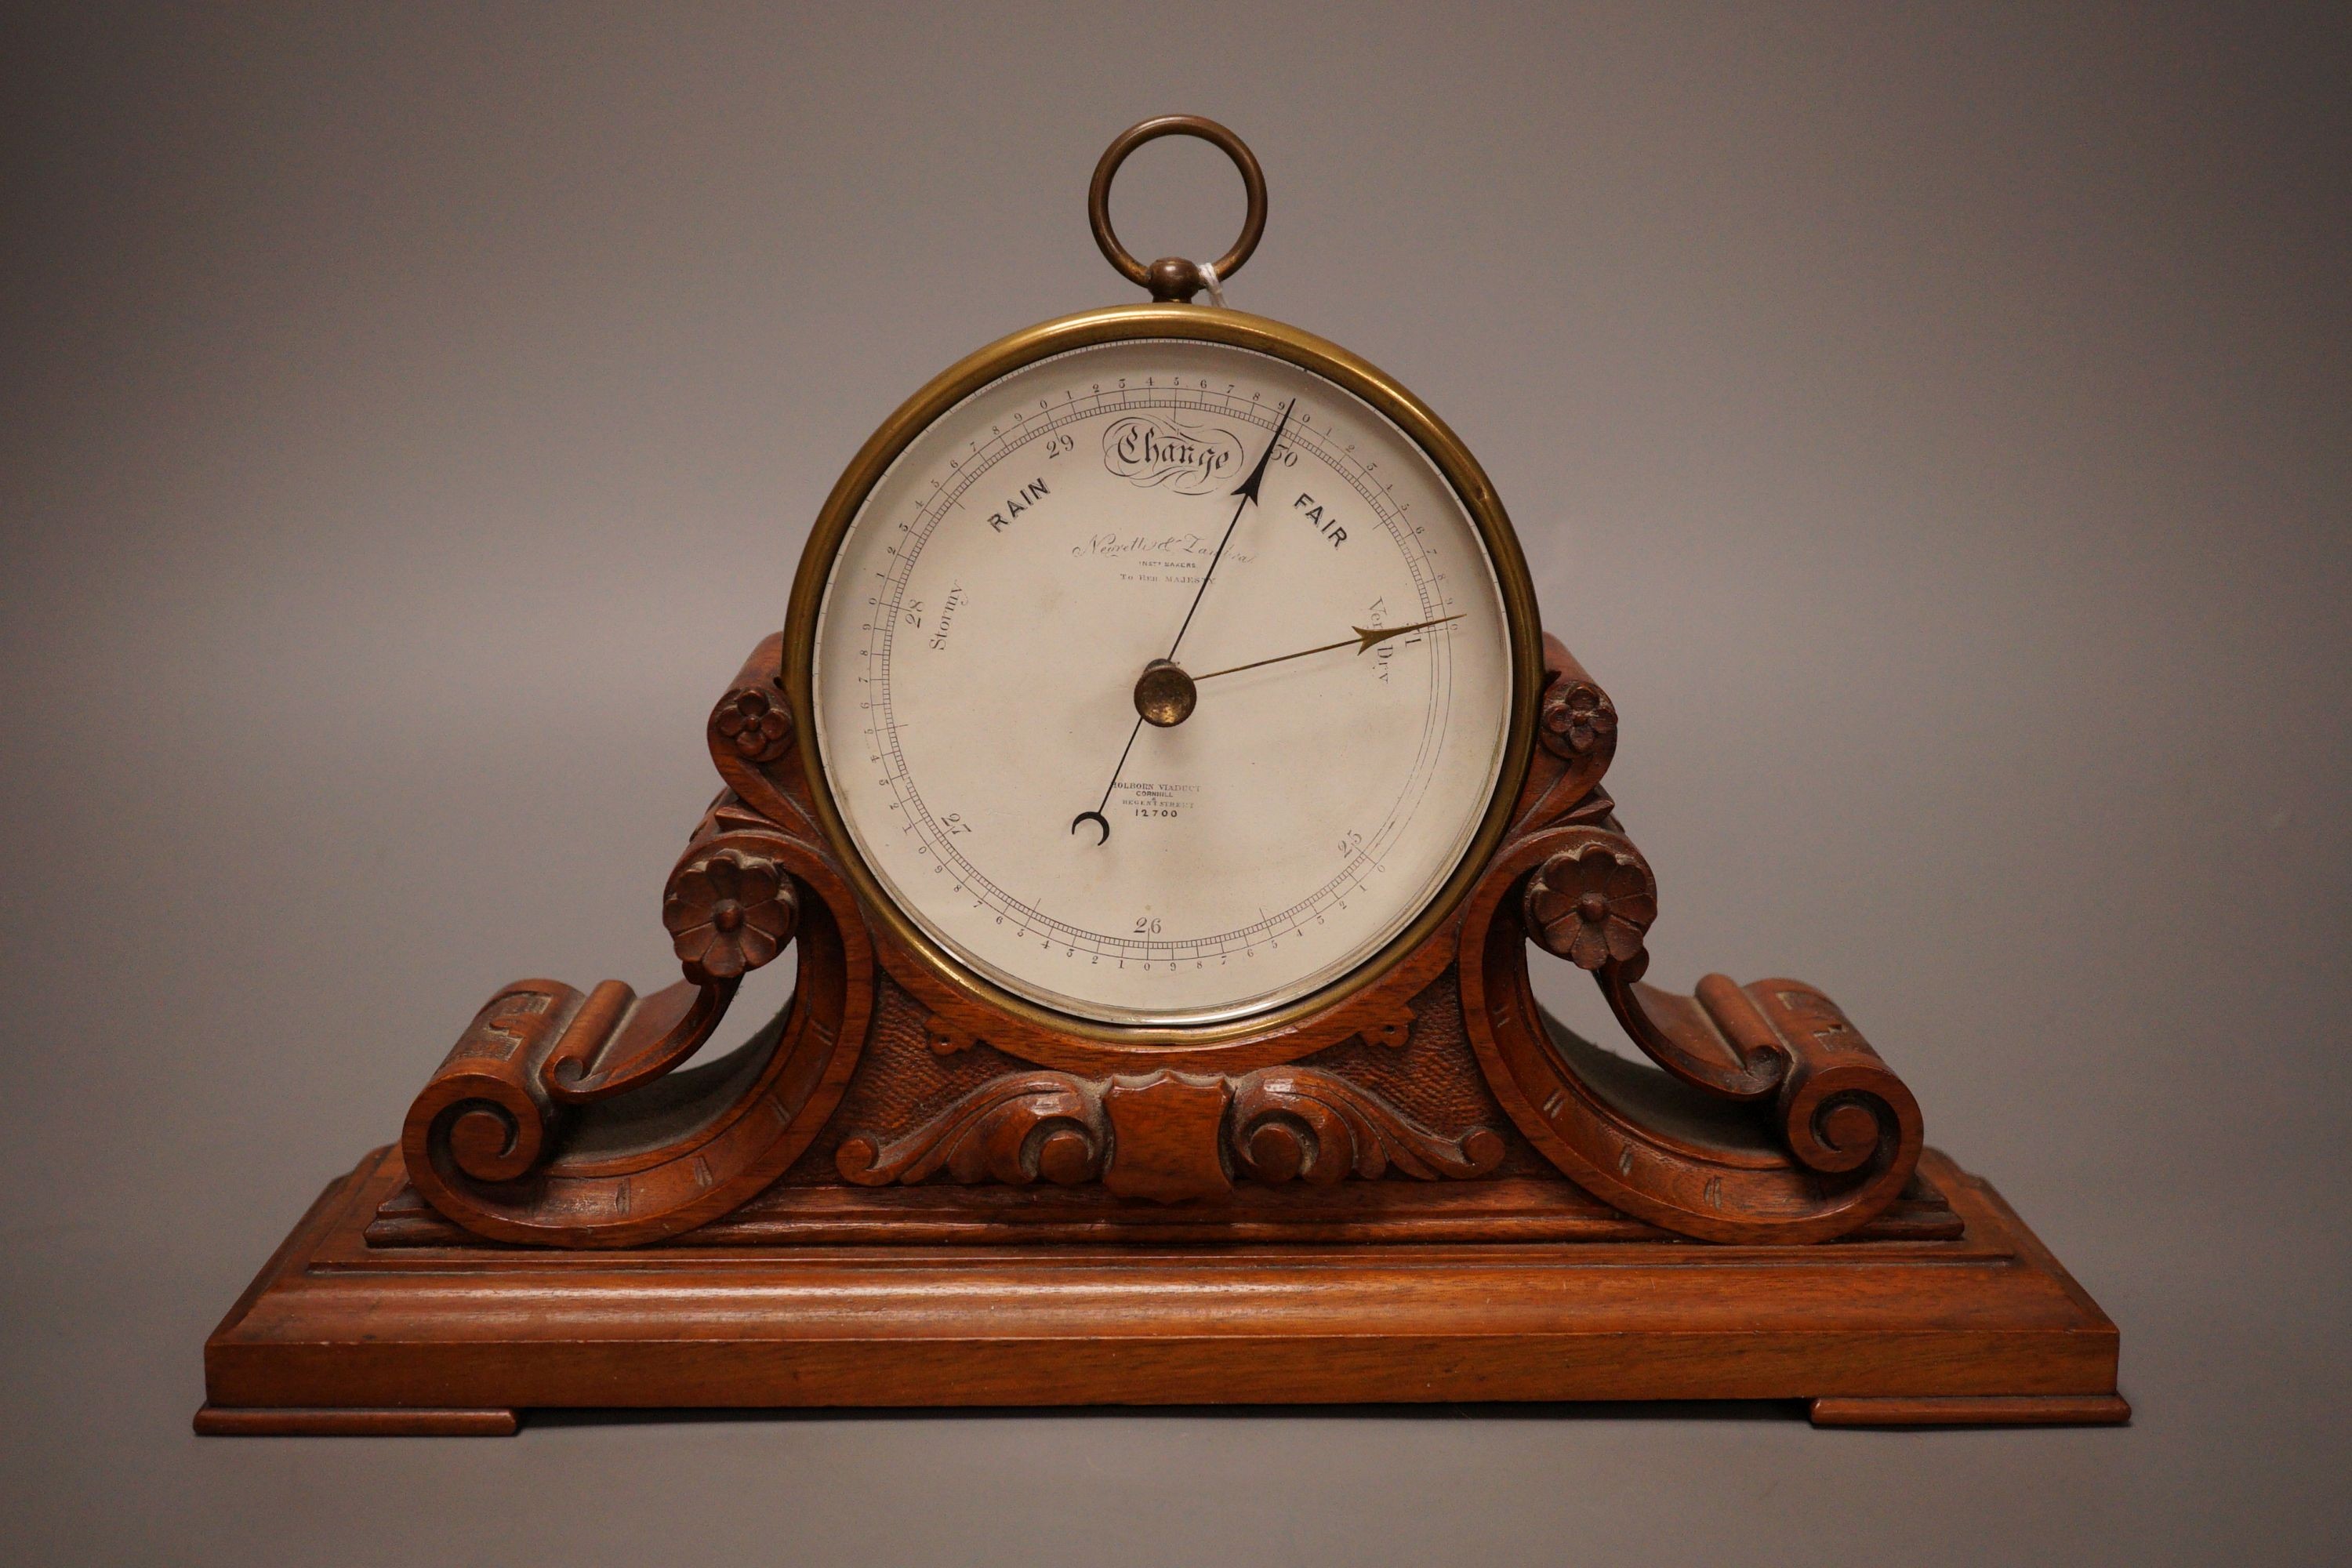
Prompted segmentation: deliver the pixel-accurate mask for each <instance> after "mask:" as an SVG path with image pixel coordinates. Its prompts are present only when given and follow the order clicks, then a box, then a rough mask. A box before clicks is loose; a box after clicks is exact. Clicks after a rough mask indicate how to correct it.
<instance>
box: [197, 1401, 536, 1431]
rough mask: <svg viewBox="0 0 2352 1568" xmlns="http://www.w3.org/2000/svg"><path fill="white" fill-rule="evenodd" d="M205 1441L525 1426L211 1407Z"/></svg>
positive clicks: (478, 1413) (504, 1417)
mask: <svg viewBox="0 0 2352 1568" xmlns="http://www.w3.org/2000/svg"><path fill="white" fill-rule="evenodd" d="M195 1425H196V1434H197V1436H203V1437H511V1436H514V1435H515V1433H516V1432H517V1431H518V1430H520V1428H521V1426H522V1421H521V1418H520V1416H518V1415H516V1414H515V1413H514V1412H513V1411H511V1410H398V1409H381V1408H379V1409H343V1410H337V1409H332V1408H327V1409H320V1408H311V1409H300V1408H287V1407H279V1408H275V1409H240V1408H238V1407H236V1406H234V1405H205V1407H204V1408H203V1409H201V1410H199V1411H197V1412H196V1423H195Z"/></svg>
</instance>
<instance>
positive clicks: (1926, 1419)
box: [1812, 1394, 2131, 1426]
mask: <svg viewBox="0 0 2352 1568" xmlns="http://www.w3.org/2000/svg"><path fill="white" fill-rule="evenodd" d="M1812 1415H1813V1425H1814V1426H2124V1425H2126V1424H2127V1423H2128V1422H2129V1421H2130V1420H2131V1406H2130V1405H2128V1404H2126V1402H2125V1400H2124V1399H2123V1396H2122V1395H2120V1394H1960V1395H1952V1396H1948V1397H1942V1398H1905V1397H1902V1396H1900V1395H1896V1396H1894V1397H1885V1398H1876V1399H1871V1398H1861V1399H1856V1398H1835V1399H1816V1400H1814V1401H1813V1407H1812Z"/></svg>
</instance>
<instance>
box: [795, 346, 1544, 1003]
mask: <svg viewBox="0 0 2352 1568" xmlns="http://www.w3.org/2000/svg"><path fill="white" fill-rule="evenodd" d="M1153 338H1176V339H1184V340H1189V341H1192V342H1213V343H1223V344H1226V345H1228V346H1231V347H1234V348H1244V349H1252V350H1255V351H1256V352H1258V353H1264V354H1267V355H1270V356H1272V357H1274V358H1276V359H1281V360H1286V361H1288V362H1289V363H1292V364H1295V365H1297V366H1299V367H1300V368H1302V369H1305V370H1307V371H1311V372H1313V373H1315V374H1318V375H1321V376H1323V377H1324V378H1326V379H1327V380H1329V381H1331V382H1333V383H1334V384H1338V385H1339V386H1341V387H1344V388H1346V389H1347V390H1348V391H1349V392H1351V393H1354V394H1355V395H1357V396H1358V397H1360V398H1362V399H1363V400H1364V401H1365V402H1366V403H1369V404H1370V405H1372V406H1373V407H1374V408H1376V409H1378V410H1379V411H1380V412H1381V414H1383V415H1385V416H1387V417H1388V418H1389V419H1390V420H1391V422H1392V423H1394V424H1395V425H1396V426H1397V428H1399V429H1400V430H1402V431H1403V432H1404V433H1405V435H1406V436H1407V437H1409V438H1410V439H1411V440H1412V441H1413V442H1414V443H1415V444H1416V445H1417V446H1419V447H1421V449H1422V450H1423V452H1425V453H1426V454H1428V456H1429V458H1430V460H1431V461H1432V462H1433V463H1435V464H1436V465H1437V469H1438V471H1439V472H1440V473H1441V474H1443V475H1444V477H1445V480H1446V482H1447V483H1448V484H1450V485H1451V486H1453V488H1454V494H1455V495H1456V496H1457V497H1459V498H1460V500H1461V501H1462V504H1463V507H1464V509H1465V510H1467V511H1468V512H1469V514H1470V519H1471V521H1472V522H1473V524H1474V525H1475V527H1476V528H1477V530H1478V533H1479V536H1480V538H1481V539H1482V540H1484V541H1485V542H1486V553H1487V557H1488V559H1489V560H1491V561H1492V562H1493V563H1494V566H1495V577H1496V582H1497V584H1499V585H1500V586H1501V589H1502V595H1503V614H1504V619H1505V622H1506V625H1507V629H1508V632H1509V636H1510V644H1511V680H1512V694H1511V714H1512V718H1511V726H1510V733H1509V735H1508V738H1507V741H1506V743H1505V748H1504V754H1503V767H1502V771H1501V773H1499V775H1498V776H1497V778H1496V784H1495V794H1494V797H1493V798H1492V799H1491V800H1489V801H1488V802H1487V805H1486V815H1485V816H1484V817H1483V818H1482V819H1481V820H1480V823H1479V826H1478V831H1477V833H1476V834H1475V836H1474V837H1472V839H1471V841H1470V844H1469V847H1467V848H1466V849H1465V850H1464V851H1463V855H1462V858H1461V860H1460V861H1459V863H1457V864H1456V865H1455V867H1454V871H1453V873H1452V875H1450V876H1449V877H1448V878H1447V879H1445V881H1444V884H1442V885H1441V886H1440V887H1439V889H1438V891H1437V893H1436V896H1435V897H1433V899H1431V900H1430V901H1429V903H1428V905H1427V906H1426V907H1424V908H1423V910H1422V911H1421V913H1420V914H1419V915H1417V916H1415V917H1414V919H1413V921H1412V923H1411V924H1409V925H1407V926H1406V927H1405V928H1404V929H1403V930H1402V931H1399V932H1398V933H1397V934H1396V935H1395V936H1394V937H1392V938H1391V939H1390V941H1389V942H1388V943H1387V945H1386V946H1384V947H1382V948H1381V950H1380V951H1379V952H1376V953H1374V954H1373V955H1372V956H1371V957H1370V959H1368V960H1366V961H1365V962H1364V963H1362V964H1361V965H1360V966H1359V967H1358V968H1357V969H1356V970H1355V971H1354V972H1353V973H1349V974H1347V975H1344V976H1342V977H1341V978H1339V979H1338V980H1335V981H1333V982H1332V983H1331V984H1328V985H1326V986H1324V987H1322V988H1321V989H1320V990H1318V991H1314V992H1310V993H1309V994H1307V995H1305V996H1302V997H1298V998H1297V999H1296V1000H1294V1001H1291V1002H1287V1003H1285V1004H1283V1005H1280V1006H1278V1007H1271V1008H1268V1009H1266V1010H1265V1011H1263V1012H1258V1013H1252V1014H1249V1015H1247V1016H1244V1017H1240V1018H1232V1019H1223V1020H1220V1021H1218V1022H1215V1023H1210V1024H1198V1025H1150V1026H1140V1025H1118V1024H1108V1023H1104V1022H1101V1021H1099V1020H1097V1019H1091V1018H1081V1017H1078V1016H1075V1015H1072V1014H1068V1013H1062V1012H1058V1011H1056V1010H1055V1009H1053V1008H1050V1007H1045V1006H1041V1005H1038V1004H1036V1003H1034V1002H1032V1001H1030V1000H1028V999H1027V998H1026V997H1023V996H1018V995H1015V994H1013V993H1012V992H1010V991H1007V990H1006V989H1004V988H1003V986H1000V985H998V984H995V983H994V982H993V981H991V980H989V979H987V978H985V977H984V976H982V975H980V974H977V973H973V972H972V971H971V969H970V968H968V967H967V966H965V965H964V964H963V963H961V962H959V961H958V960H957V959H956V958H955V957H954V956H953V955H951V954H950V953H949V952H946V951H945V950H944V949H942V948H940V946H939V944H938V943H937V942H934V941H933V940H932V939H931V937H930V936H929V933H928V932H926V931H923V929H922V928H921V927H920V926H919V925H918V924H917V923H916V921H914V919H913V917H911V916H910V915H908V913H907V912H906V911H905V910H901V909H899V907H898V903H897V901H896V900H893V899H892V898H891V896H890V895H889V893H888V891H887V889H884V888H883V886H882V885H881V882H880V881H879V879H877V878H876V876H875V875H874V873H873V871H872V870H871V869H870V868H868V867H867V866H866V860H865V857H864V856H862V855H861V854H860V853H859V852H858V849H857V846H856V840H855V839H853V838H852V837H851V836H850V833H849V829H848V826H847V824H846V823H845V822H844V821H843V820H842V817H841V812H840V808H839V807H838V806H837V805H835V802H834V798H833V785H832V783H831V781H830V780H829V779H828V778H827V777H826V775H825V772H824V755H823V752H822V750H821V745H820V742H819V739H818V736H817V728H816V705H815V693H814V687H813V675H814V668H815V639H816V621H817V605H818V601H819V600H820V599H821V598H822V597H823V595H824V587H825V583H826V580H827V579H828V578H829V577H831V575H832V574H833V562H834V557H835V555H836V554H838V553H839V552H840V549H841V542H842V541H843V539H844V538H845V537H846V535H847V533H848V531H849V524H850V521H851V520H852V519H854V518H855V517H856V515H857V509H858V508H859V507H860V506H862V505H863V504H865V500H866V495H867V493H868V492H869V491H871V490H872V489H873V488H874V486H875V484H876V483H877V481H878V480H879V479H881V477H882V475H883V473H884V471H885V470H886V469H887V468H889V466H890V464H891V462H892V461H893V460H894V459H895V458H897V457H898V454H899V453H900V452H902V451H904V450H905V449H906V448H907V447H908V445H909V444H910V443H911V442H912V441H913V440H914V439H915V437H916V436H917V435H918V434H919V433H920V432H921V431H922V430H924V429H925V428H926V427H928V426H929V425H930V424H931V422H932V421H933V420H935V419H937V418H939V417H940V416H941V415H942V414H944V413H946V412H947V411H948V410H949V409H950V408H952V407H954V406H955V405H957V404H958V403H960V402H961V401H962V400H963V399H964V398H965V397H967V396H969V395H971V394H972V393H974V392H976V391H978V390H980V389H981V388H982V387H983V386H986V385H987V384H989V383H991V382H992V381H995V380H996V379H997V378H998V377H1000V376H1003V375H1006V374H1010V373H1011V372H1013V371H1016V370H1019V369H1020V368H1022V367H1023V366H1024V365H1028V364H1033V363H1036V362H1037V361H1039V360H1042V359H1047V358H1050V357H1052V356H1053V355H1055V354H1058V353H1066V352H1067V351H1069V350H1072V349H1078V348H1087V347H1090V346H1092V345H1094V344H1097V343H1105V342H1124V341H1132V340H1149V339H1153ZM783 679H784V691H785V696H786V699H787V700H789V701H790V702H791V704H792V710H793V720H794V721H795V722H794V731H795V735H796V740H797V744H798V746H799V750H800V761H801V766H802V770H803V774H804V775H805V777H806V778H807V780H808V782H809V795H810V797H811V799H813V800H814V802H815V805H816V812H817V817H818V820H819V821H820V823H821V824H822V826H824V834H825V837H826V839H827V840H828V841H829V842H830V843H831V845H832V846H833V849H834V852H835V855H836V856H838V857H839V858H840V860H841V863H842V865H843V866H844V867H845V868H846V869H847V871H848V873H849V877H850V879H851V881H852V882H853V883H854V884H855V885H856V889H857V894H858V897H859V899H860V900H863V901H864V903H865V904H866V910H867V912H868V913H869V914H870V915H871V916H872V917H873V918H874V919H875V920H876V921H878V922H879V923H880V924H881V925H882V926H883V927H885V928H886V929H887V930H888V931H889V932H890V933H891V935H892V936H893V937H894V938H895V939H896V940H897V942H898V945H899V946H900V947H901V948H902V949H903V950H904V951H906V952H909V953H911V954H912V955H913V956H914V957H915V958H916V960H917V961H918V962H919V963H923V964H924V965H925V966H926V967H927V968H929V970H930V971H931V972H932V973H934V974H936V975H937V976H938V977H939V978H940V980H942V981H944V982H946V983H947V984H949V985H950V986H951V987H953V988H954V989H955V990H956V991H958V992H960V993H961V994H964V995H965V996H967V997H970V998H971V999H972V1000H975V1001H977V1002H980V1003H982V1004H983V1005H987V1006H990V1007H992V1008H995V1009H997V1010H999V1011H1001V1012H1004V1013H1008V1014H1011V1015H1013V1016H1015V1017H1017V1018H1020V1019H1022V1020H1024V1021H1025V1022H1026V1023H1028V1024H1030V1025H1032V1026H1036V1027H1040V1028H1045V1029H1049V1030H1055V1031H1059V1032H1061V1033H1064V1034H1068V1035H1074V1036H1077V1037H1082V1038H1086V1039H1090V1040H1095V1041H1099V1042H1101V1043H1103V1044H1105V1045H1110V1046H1191V1047H1202V1046H1212V1045H1217V1044H1220V1043H1223V1042H1226V1041H1232V1040H1238V1039H1244V1038H1249V1037H1257V1036H1264V1035H1267V1034H1270V1033H1273V1032H1276V1031H1277V1030H1281V1029H1284V1028H1286V1027H1288V1026H1295V1025H1297V1024H1298V1023H1299V1022H1300V1021H1301V1020H1302V1019H1306V1018H1308V1017H1311V1016H1314V1015H1316V1014H1318V1013H1322V1012H1325V1011H1327V1010H1328V1009H1329V1008H1331V1007H1333V1006H1334V1005H1338V1004H1339V1003H1341V1002H1343V1001H1345V1000H1346V999H1347V998H1349V996H1351V995H1353V994H1355V993H1357V992H1359V991H1360V990H1362V989H1363V988H1364V987H1365V986H1367V985H1370V984H1373V983H1375V982H1376V981H1378V980H1379V979H1380V978H1381V976H1382V975H1384V974H1386V973H1389V971H1391V969H1393V968H1394V967H1395V966H1396V964H1397V963H1399V962H1400V961H1402V959H1403V958H1404V957H1405V955H1406V954H1408V953H1410V952H1412V951H1413V949H1414V948H1416V947H1418V946H1419V945H1421V943H1423V942H1426V941H1427V940H1429V938H1430V937H1431V936H1433V934H1435V932H1436V931H1438V930H1439V929H1440V928H1441V927H1442V926H1444V923H1445V922H1446V921H1448V920H1450V919H1451V918H1453V916H1454V914H1455V912H1456V911H1458V910H1460V908H1461V906H1462V901H1463V900H1464V899H1465V898H1466V897H1467V896H1468V894H1469V891H1470V887H1471V884H1472V883H1473V882H1475V880H1476V879H1477V877H1478V875H1479V873H1480V872H1481V871H1482V870H1483V869H1484V868H1485V866H1486V861H1487V860H1488V859H1489V858H1491V857H1492V856H1493V854H1494V852H1495V847H1496V845H1497V844H1499V843H1500V842H1501V840H1502V837H1503V833H1504V830H1505V828H1506V827H1507V826H1509V819H1510V813H1511V807H1512V805H1514V803H1516V802H1517V799H1518V795H1519V791H1520V788H1521V786H1522V785H1523V784H1525V782H1526V779H1527V772H1528V759H1529V757H1530V756H1531V755H1532V753H1533V751H1534V747H1535V733H1536V704H1537V700H1538V698H1539V697H1540V696H1541V694H1542V683H1543V626H1542V623H1541V621H1540V619H1539V618H1538V615H1537V611H1536V599H1535V586H1534V584H1533V583H1532V582H1530V581H1529V579H1528V567H1527V561H1526V559H1525V557H1523V556H1522V555H1521V554H1520V552H1519V543H1518V536H1517V534H1516V533H1515V532H1514V531H1512V528H1511V522H1510V519H1509V517H1508V516H1507V515H1506V514H1505V512H1504V510H1503V503H1502V501H1501V500H1500V499H1499V498H1497V497H1496V494H1495V487H1494V486H1493V484H1491V483H1490V482H1489V481H1488V480H1487V478H1486V470H1485V469H1483V468H1480V467H1479V466H1478V460H1477V458H1474V457H1472V456H1471V455H1470V449H1469V448H1468V447H1465V446H1464V445H1463V444H1462V441H1461V438H1460V437H1456V436H1455V435H1454V432H1453V431H1452V430H1450V429H1449V428H1447V427H1446V425H1445V422H1444V420H1442V419H1440V418H1438V416H1436V415H1435V414H1434V413H1433V412H1431V410H1430V409H1429V408H1428V407H1427V406H1426V405H1424V404H1423V403H1422V402H1421V400H1420V399H1419V398H1417V397H1415V396H1413V395H1412V393H1410V392H1407V391H1406V390H1405V389H1404V388H1403V387H1402V385H1400V384H1398V383H1397V382H1396V381H1394V380H1393V379H1392V378H1391V377H1390V376H1389V375H1387V374H1385V373H1383V372H1382V371H1381V370H1379V369H1377V368H1376V367H1374V366H1373V365H1371V364H1369V363H1366V362H1365V361H1363V360H1361V359H1359V358H1358V357H1357V356H1356V355H1354V354H1352V353H1349V352H1348V351H1347V350H1346V349H1343V348H1341V347H1339V345H1338V344H1337V343H1332V342H1326V341H1324V340H1323V339H1321V338H1318V337H1316V336H1315V335H1314V334H1312V333H1310V332H1305V331H1300V330H1299V329H1298V328H1297V327H1293V326H1289V325H1286V324H1285V323H1283V322H1280V321H1268V320H1266V319H1265V318H1264V317H1261V316H1252V315H1246V314H1244V313H1242V312H1240V311H1237V310H1223V309H1219V308H1215V307H1209V306H1199V305H1185V304H1142V305H1114V306H1108V307H1106V308H1104V309H1101V310H1086V311H1081V312H1079V313H1078V314H1076V315H1073V316H1063V317H1060V318H1057V319H1056V320H1054V321H1041V322H1039V323H1038V324H1037V325H1035V326H1034V327H1030V328H1027V329H1025V330H1024V331H1018V332H1015V333H1013V335H1012V336H1010V337H1007V338H1002V339H999V340H998V341H997V342H993V343H991V344H989V345H988V346H987V347H986V348H983V349H982V350H980V351H979V352H978V353H972V354H970V355H968V356H966V357H965V358H964V359H962V360H960V361H958V362H957V363H955V364H952V365H950V366H949V367H948V368H947V369H946V370H945V371H942V372H941V373H940V374H939V375H938V376H936V377H934V378H933V379H932V380H931V382H930V384H929V385H927V386H925V387H924V388H923V389H922V390H921V391H919V392H918V393H916V394H915V395H913V396H912V397H910V398H908V400H907V401H906V402H905V403H904V404H902V405H899V407H898V412H896V413H894V414H892V415H891V416H890V417H889V418H887V419H886V420H884V421H883V422H882V425H881V427H880V428H879V429H877V430H876V431H875V432H874V434H873V435H872V436H870V437H867V438H866V445H865V446H863V447H860V448H859V449H858V452H857V455H856V457H855V458H851V459H850V462H849V467H848V468H846V469H845V470H844V471H843V473H842V476H841V478H840V479H838V480H836V481H835V484H834V487H833V490H832V493H831V494H829V495H828V496H826V498H825V502H824V509H823V510H820V511H819V512H818V513H817V519H816V526H815V527H814V530H812V531H811V532H810V534H809V540H808V543H807V545H806V546H805V547H804V548H803V550H802V552H801V563H800V570H799V572H798V573H797V574H795V576H794V578H793V595H792V600H791V603H790V605H788V607H787V609H786V612H785V620H784V663H783Z"/></svg>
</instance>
